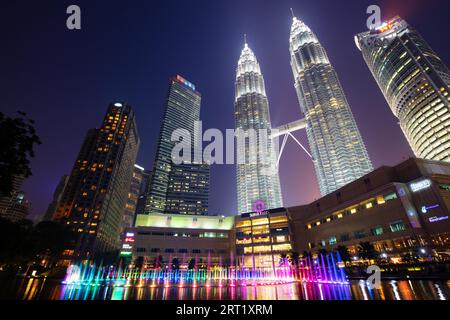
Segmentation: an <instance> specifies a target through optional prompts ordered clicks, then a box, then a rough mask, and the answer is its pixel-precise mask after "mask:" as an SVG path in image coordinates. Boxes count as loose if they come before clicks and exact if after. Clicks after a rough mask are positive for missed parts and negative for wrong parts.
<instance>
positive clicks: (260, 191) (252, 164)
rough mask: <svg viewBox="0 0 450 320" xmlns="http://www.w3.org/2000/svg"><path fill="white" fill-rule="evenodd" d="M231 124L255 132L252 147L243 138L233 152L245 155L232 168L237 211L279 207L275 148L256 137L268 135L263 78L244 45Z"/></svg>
mask: <svg viewBox="0 0 450 320" xmlns="http://www.w3.org/2000/svg"><path fill="white" fill-rule="evenodd" d="M235 122H236V129H242V130H243V132H246V133H249V132H250V131H251V130H255V133H256V137H257V140H258V141H257V143H254V144H253V145H252V143H251V140H250V139H246V143H245V144H242V145H241V149H238V150H237V153H238V155H241V156H244V155H245V164H243V163H237V165H236V167H237V198H238V212H239V213H247V212H252V211H253V204H254V203H255V202H257V201H263V202H264V203H265V206H266V208H267V209H276V208H280V207H282V206H283V200H282V196H281V188H280V179H279V176H278V170H277V168H276V155H275V149H274V146H273V143H272V140H271V139H264V140H263V139H261V136H260V134H259V133H260V131H259V130H265V131H266V133H267V136H269V135H270V134H271V130H272V125H271V122H270V114H269V102H268V100H267V96H266V89H265V84H264V78H263V75H262V73H261V69H260V66H259V63H258V61H257V59H256V56H255V54H254V53H253V51H252V50H251V49H250V48H249V46H248V44H247V43H245V46H244V49H243V50H242V53H241V57H240V58H239V62H238V66H237V70H236V100H235ZM261 132H263V131H261ZM238 147H239V144H238ZM253 147H257V148H258V149H257V154H252V150H255V149H253ZM252 158H254V160H256V161H252V160H251V159H252Z"/></svg>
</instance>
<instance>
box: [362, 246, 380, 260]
mask: <svg viewBox="0 0 450 320" xmlns="http://www.w3.org/2000/svg"><path fill="white" fill-rule="evenodd" d="M358 254H359V256H360V257H361V258H363V259H364V260H374V259H377V258H378V255H379V254H378V252H377V250H375V247H374V246H373V244H371V243H370V242H361V243H360V244H359V245H358Z"/></svg>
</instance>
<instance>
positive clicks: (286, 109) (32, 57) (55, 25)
mask: <svg viewBox="0 0 450 320" xmlns="http://www.w3.org/2000/svg"><path fill="white" fill-rule="evenodd" d="M71 4H77V5H79V6H80V7H81V10H82V30H81V31H69V30H68V29H67V28H66V19H67V16H68V15H67V14H66V8H67V7H68V6H69V5H71ZM370 4H379V5H380V6H381V8H382V14H383V18H384V19H389V18H392V17H394V16H395V15H400V16H402V17H403V18H404V19H406V20H407V21H408V22H409V23H410V24H411V25H413V26H414V27H415V28H416V29H418V30H419V32H420V33H421V34H422V35H423V36H424V38H425V39H426V40H427V41H428V42H429V44H430V45H431V47H432V48H433V49H434V50H435V51H436V52H437V53H438V55H440V57H441V58H442V59H443V60H444V62H445V63H446V64H447V65H449V62H450V50H449V49H450V44H449V41H448V34H447V33H448V30H450V22H449V20H448V13H449V12H450V2H449V1H448V0H427V1H424V0H390V1H388V0H386V1H375V0H369V1H366V0H346V1H334V0H333V1H332V0H314V1H306V0H290V1H289V0H286V1H283V0H276V1H267V0H264V1H263V0H247V1H230V0H227V1H225V0H222V1H219V0H191V1H175V0H172V1H168V0H164V1H162V0H161V1H144V0H129V1H111V0H110V1H100V0H95V1H92V0H89V1H84V0H83V1H82V0H71V1H62V0H41V1H22V0H15V1H1V5H0V21H1V22H0V24H1V25H0V35H1V36H0V41H1V54H0V88H1V103H0V108H1V111H2V112H4V113H6V114H8V115H13V113H14V112H15V111H17V110H22V111H25V112H27V113H28V114H29V116H30V117H31V118H33V119H34V120H35V121H36V126H37V131H38V134H39V135H40V137H41V139H42V141H43V145H42V146H39V147H38V148H37V150H36V151H37V152H36V157H35V159H33V161H32V170H33V173H34V174H33V176H32V177H31V178H29V179H28V180H27V182H26V184H25V191H26V192H27V197H28V199H29V200H30V201H31V203H32V205H33V210H32V212H33V217H38V216H40V215H41V214H43V213H44V212H45V210H46V208H47V206H48V204H49V202H50V201H51V198H52V194H53V192H54V190H55V187H56V185H57V183H58V181H59V179H60V177H61V176H62V175H63V174H69V173H70V171H71V169H72V166H73V164H74V161H75V158H76V156H77V153H78V151H79V148H80V146H81V143H82V140H83V138H84V136H85V134H86V131H87V130H88V129H89V128H92V127H98V126H100V124H101V121H102V118H103V116H104V113H105V111H106V108H107V106H108V104H109V102H111V101H116V100H119V101H127V102H128V103H130V104H131V105H132V106H133V107H134V109H135V110H136V113H137V122H138V129H139V131H140V136H141V140H142V144H141V150H140V153H139V157H138V164H140V165H141V166H144V167H145V168H151V165H152V163H153V160H154V156H155V150H156V142H157V138H158V135H159V128H160V122H161V119H162V115H163V110H164V101H165V98H166V94H167V89H168V79H169V77H170V76H172V75H175V74H180V75H182V76H183V77H185V78H186V79H188V80H189V81H191V82H193V83H194V84H196V86H197V90H198V91H200V92H201V93H202V96H203V101H202V120H203V121H204V128H205V129H206V128H219V129H221V130H225V129H227V128H234V81H235V69H236V64H237V60H238V58H239V55H240V52H241V50H242V47H243V34H244V33H246V34H247V38H248V42H249V45H250V47H251V48H252V49H253V51H254V52H255V54H256V56H257V58H258V60H259V62H260V65H261V68H262V72H263V74H264V77H265V81H266V89H267V94H268V98H269V102H270V111H271V117H272V124H273V126H274V127H275V126H278V125H282V124H284V123H287V122H291V121H294V120H297V119H299V118H300V117H301V114H300V109H299V106H298V102H297V96H296V93H295V90H294V80H293V75H292V71H291V68H290V57H289V46H288V45H289V32H290V26H291V23H292V17H291V13H290V11H289V8H290V7H292V8H293V9H294V11H295V13H296V15H297V17H298V18H300V19H302V20H303V21H304V22H305V23H306V24H308V25H309V26H310V27H311V28H312V30H313V31H314V32H315V33H316V34H317V36H318V37H319V40H320V41H321V43H322V44H323V46H324V47H325V49H326V50H327V52H328V55H329V57H330V59H331V62H332V64H333V65H334V67H335V69H336V71H337V73H338V75H339V77H340V80H341V82H342V85H343V87H344V91H345V92H346V94H347V98H348V100H349V103H350V107H351V109H352V111H353V113H354V115H355V118H356V121H357V124H358V126H359V128H360V130H361V133H362V136H363V139H364V141H365V143H366V146H367V149H368V151H369V155H370V157H371V159H372V162H373V164H374V166H375V167H380V166H382V165H395V164H397V163H399V162H401V161H402V160H403V159H406V158H408V157H410V156H412V155H413V153H412V151H411V149H410V147H409V146H408V144H407V142H406V139H405V138H404V136H403V134H402V132H401V130H400V127H399V126H398V124H397V120H396V119H395V117H394V116H393V114H392V113H391V111H390V109H389V107H388V105H387V103H386V101H385V100H384V98H383V96H382V94H381V91H380V90H379V88H378V86H377V85H376V82H375V81H374V79H373V78H372V75H371V74H370V72H369V70H368V68H367V67H366V65H365V63H364V61H363V58H362V56H361V53H360V52H359V51H358V50H357V48H356V46H355V43H354V39H353V36H354V35H355V34H356V33H359V32H363V31H365V30H366V19H367V15H366V13H365V12H366V8H367V7H368V5H370ZM296 136H297V137H299V139H301V141H302V142H303V143H305V144H307V139H306V133H305V132H299V133H297V134H296ZM280 175H281V184H282V190H283V198H284V202H285V205H286V206H293V205H300V204H305V203H309V202H311V201H313V200H314V199H316V198H319V189H318V186H317V182H316V178H315V174H314V169H313V164H312V162H311V160H310V159H309V158H308V157H307V156H306V154H304V153H303V151H301V150H299V148H298V147H297V145H296V144H295V143H294V142H293V141H291V143H290V144H289V145H288V147H287V150H286V152H285V153H284V156H283V159H282V162H281V172H280ZM235 193H236V186H235V168H234V166H231V165H228V166H226V165H223V166H214V167H213V169H212V176H211V192H210V212H211V213H220V214H226V215H230V214H234V213H235V210H236V194H235Z"/></svg>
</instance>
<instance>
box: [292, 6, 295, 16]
mask: <svg viewBox="0 0 450 320" xmlns="http://www.w3.org/2000/svg"><path fill="white" fill-rule="evenodd" d="M291 13H292V18H295V14H294V9H292V8H291Z"/></svg>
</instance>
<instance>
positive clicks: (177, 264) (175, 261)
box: [172, 258, 180, 270]
mask: <svg viewBox="0 0 450 320" xmlns="http://www.w3.org/2000/svg"><path fill="white" fill-rule="evenodd" d="M172 270H180V260H179V259H178V258H173V259H172Z"/></svg>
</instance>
